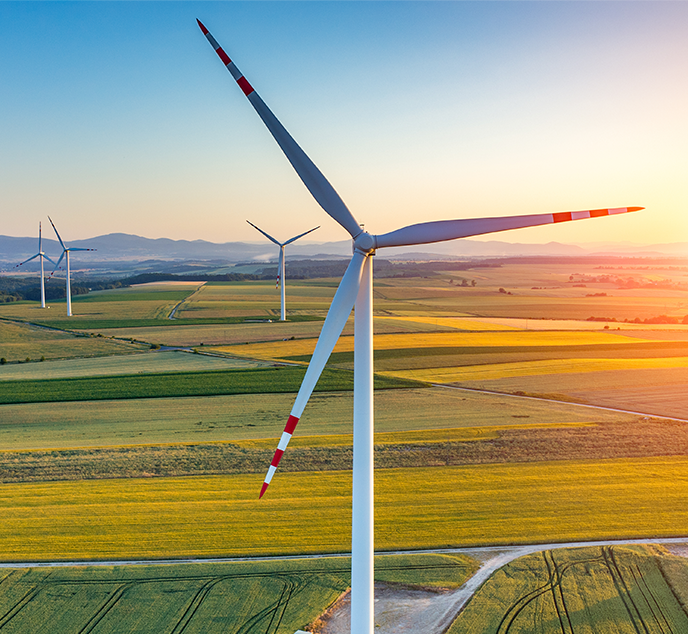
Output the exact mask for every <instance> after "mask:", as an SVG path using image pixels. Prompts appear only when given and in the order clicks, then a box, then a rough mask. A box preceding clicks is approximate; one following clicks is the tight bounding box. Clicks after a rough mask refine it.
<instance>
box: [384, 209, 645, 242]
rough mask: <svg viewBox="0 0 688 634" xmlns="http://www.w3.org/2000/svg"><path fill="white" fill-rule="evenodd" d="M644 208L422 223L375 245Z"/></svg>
mask: <svg viewBox="0 0 688 634" xmlns="http://www.w3.org/2000/svg"><path fill="white" fill-rule="evenodd" d="M641 209H644V207H619V208H616V209H590V210H587V211H562V212H559V213H554V214H533V215H528V216H503V217H499V218H467V219H465V220H439V221H436V222H422V223H420V224H417V225H409V226H408V227H404V228H403V229H397V230H396V231H391V232H390V233H383V234H382V235H379V236H375V243H376V246H377V247H405V246H410V245H413V244H430V243H432V242H443V241H444V240H455V239H456V238H468V237H470V236H479V235H483V234H486V233H496V232H498V231H508V230H509V229H521V228H523V227H537V226H538V225H549V224H557V223H559V222H569V221H571V220H582V219H584V218H599V217H601V216H614V215H616V214H625V213H628V212H631V211H639V210H641Z"/></svg>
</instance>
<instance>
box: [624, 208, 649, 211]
mask: <svg viewBox="0 0 688 634" xmlns="http://www.w3.org/2000/svg"><path fill="white" fill-rule="evenodd" d="M641 209H645V207H627V208H626V211H640V210H641Z"/></svg>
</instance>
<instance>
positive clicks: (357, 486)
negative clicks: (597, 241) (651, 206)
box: [198, 21, 642, 634]
mask: <svg viewBox="0 0 688 634" xmlns="http://www.w3.org/2000/svg"><path fill="white" fill-rule="evenodd" d="M198 25H199V26H200V28H201V31H203V34H204V35H205V36H206V38H207V40H208V42H210V45H211V46H212V47H213V49H214V50H215V52H216V53H217V55H218V56H219V58H220V59H221V60H222V63H223V65H224V66H225V67H226V68H227V70H228V71H229V72H230V74H231V75H232V77H233V78H234V80H235V81H236V82H237V84H238V85H239V87H240V88H241V90H242V91H243V93H244V95H246V97H247V99H248V100H249V102H250V103H251V105H252V106H253V108H254V109H255V110H256V112H257V114H258V116H259V117H260V118H261V119H262V120H263V123H264V124H265V126H266V127H267V128H268V130H269V131H270V133H271V134H272V136H273V138H274V139H275V141H277V144H278V145H279V146H280V148H281V149H282V151H283V152H284V154H285V155H286V157H287V159H288V160H289V162H290V163H291V164H292V166H293V167H294V169H295V170H296V173H297V174H298V175H299V177H300V178H301V180H302V182H303V184H304V185H305V186H306V187H307V188H308V190H309V191H310V192H311V194H312V195H313V197H314V198H315V200H316V201H317V202H318V203H319V204H320V206H321V207H322V208H323V209H324V210H325V212H327V213H328V214H329V215H330V216H331V217H332V218H334V220H336V221H337V222H338V223H339V224H340V225H341V226H342V227H343V228H344V229H345V230H346V231H347V232H348V233H349V235H350V236H351V238H352V240H353V246H354V253H353V256H352V257H351V261H350V262H349V266H348V268H347V269H346V272H345V273H344V276H343V277H342V281H341V282H340V284H339V287H338V288H337V292H336V293H335V295H334V298H333V300H332V304H331V305H330V310H329V311H328V313H327V317H326V319H325V323H324V324H323V327H322V330H321V331H320V337H319V338H318V342H317V344H316V346H315V350H314V351H313V356H312V357H311V361H310V364H309V365H308V369H307V370H306V375H305V377H304V379H303V383H301V387H300V388H299V392H298V394H297V395H296V400H295V401H294V406H293V407H292V410H291V414H290V415H289V418H288V420H287V424H286V426H285V428H284V432H283V433H282V437H281V439H280V441H279V444H278V446H277V450H276V451H275V455H274V457H273V459H272V463H271V464H270V467H269V469H268V472H267V475H266V477H265V481H264V482H263V487H262V489H261V492H260V497H262V496H263V495H264V494H265V491H266V490H267V488H268V485H269V484H270V481H271V480H272V477H273V475H274V474H275V471H276V470H277V465H278V464H279V462H280V459H281V458H282V455H283V454H284V451H285V450H286V448H287V444H288V443H289V440H290V439H291V437H292V434H293V433H294V430H295V428H296V425H297V423H298V422H299V418H300V417H301V414H302V413H303V410H304V408H305V407H306V404H307V403H308V399H309V398H310V395H311V393H312V391H313V389H314V388H315V384H316V383H317V381H318V378H319V377H320V374H321V373H322V371H323V369H324V367H325V364H326V363H327V360H328V358H329V357H330V354H331V353H332V350H333V349H334V346H335V344H336V343H337V340H338V339H339V336H340V334H341V332H342V330H343V329H344V326H345V325H346V321H347V319H348V317H349V314H350V313H351V309H352V308H354V306H355V321H354V450H353V453H354V456H353V458H354V464H353V502H352V530H351V633H352V634H373V633H374V631H375V627H374V586H373V554H374V544H373V535H374V533H373V500H374V496H373V257H372V256H374V255H375V251H376V250H377V249H381V248H384V247H401V246H411V245H417V244H430V243H433V242H442V241H445V240H455V239H457V238H467V237H470V236H477V235H485V234H488V233H494V232H497V231H506V230H508V229H518V228H522V227H536V226H538V225H547V224H556V223H561V222H569V221H571V220H581V219H583V218H597V217H601V216H612V215H616V214H624V213H627V212H631V211H638V210H640V209H642V207H617V208H605V209H588V210H585V211H565V212H557V213H548V214H531V215H525V216H499V217H494V218H470V219H459V220H440V221H435V222H422V223H419V224H413V225H409V226H406V227H402V228H401V229H397V230H396V231H391V232H389V233H383V234H380V235H373V234H370V233H368V232H367V231H364V230H363V229H362V228H361V226H360V224H359V223H358V222H357V221H356V219H355V218H354V216H353V215H352V214H351V212H350V211H349V209H348V208H347V207H346V205H345V204H344V201H343V200H342V199H341V198H340V197H339V194H337V192H336V191H335V190H334V188H333V187H332V185H330V183H329V182H328V181H327V179H326V178H325V176H324V175H323V174H322V172H321V171H320V170H319V169H318V168H317V167H316V166H315V164H314V163H313V162H312V161H311V160H310V158H308V156H307V155H306V153H305V152H304V151H303V150H302V149H301V148H300V147H299V145H298V144H297V143H296V141H295V140H294V139H293V138H292V136H291V135H290V134H289V133H288V132H287V130H286V129H285V128H284V126H282V124H281V123H280V122H279V120H278V119H277V117H275V115H274V114H273V113H272V111H271V110H270V109H269V108H268V107H267V105H266V104H265V102H264V101H263V100H262V99H261V98H260V97H259V96H258V93H257V92H256V91H255V90H254V88H253V86H251V84H250V83H249V82H248V80H247V79H246V78H245V77H244V76H243V75H242V73H241V72H240V71H239V69H238V68H237V67H236V65H235V64H234V62H233V61H232V60H231V59H230V58H229V56H228V55H227V53H225V51H224V50H223V49H222V47H221V46H220V45H219V44H218V43H217V40H215V38H214V37H213V36H212V35H211V34H210V33H209V32H208V29H206V28H205V26H203V24H201V22H200V21H199V22H198Z"/></svg>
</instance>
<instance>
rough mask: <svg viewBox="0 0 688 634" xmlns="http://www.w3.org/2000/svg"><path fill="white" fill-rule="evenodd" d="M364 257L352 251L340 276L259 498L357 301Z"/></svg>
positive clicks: (273, 473) (266, 486)
mask: <svg viewBox="0 0 688 634" xmlns="http://www.w3.org/2000/svg"><path fill="white" fill-rule="evenodd" d="M366 257H368V256H366V255H364V254H363V253H361V252H360V251H355V252H354V255H353V257H352V258H351V262H349V266H348V267H347V269H346V273H344V277H342V281H341V282H340V284H339V288H338V289H337V292H336V293H335V295H334V299H333V300H332V304H331V305H330V310H329V311H328V313H327V318H326V319H325V323H324V324H323V327H322V330H321V331H320V337H318V343H317V344H316V345H315V350H314V351H313V356H312V357H311V362H310V364H309V365H308V370H306V376H305V377H304V378H303V383H301V387H300V388H299V393H298V394H297V395H296V400H295V401H294V407H292V410H291V414H290V415H289V419H288V420H287V425H286V427H285V428H284V432H283V433H282V438H281V439H280V441H279V445H278V446H277V451H275V456H274V458H273V459H272V463H271V464H270V468H269V469H268V473H267V475H266V476H265V482H263V488H262V489H261V491H260V497H263V494H264V493H265V491H266V490H267V488H268V485H269V484H270V480H272V476H273V475H275V471H276V470H277V465H278V464H279V461H280V460H281V459H282V455H283V454H284V451H285V449H286V448H287V444H288V443H289V440H290V439H291V437H292V434H293V433H294V429H295V428H296V424H297V423H298V422H299V418H301V414H302V413H303V409H304V408H305V407H306V403H308V399H309V398H310V396H311V393H312V392H313V389H314V388H315V385H316V383H317V382H318V379H319V378H320V375H321V374H322V371H323V369H324V368H325V364H326V363H327V360H328V359H329V358H330V355H331V354H332V350H333V349H334V346H335V344H336V343H337V340H338V339H339V335H341V334H342V330H344V326H345V325H346V320H347V319H348V318H349V315H350V314H351V309H352V308H353V307H354V302H355V301H356V295H357V294H358V287H359V285H360V283H361V271H362V270H363V264H364V263H365V259H366Z"/></svg>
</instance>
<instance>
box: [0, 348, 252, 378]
mask: <svg viewBox="0 0 688 634" xmlns="http://www.w3.org/2000/svg"><path fill="white" fill-rule="evenodd" d="M262 365H264V363H261V362H260V361H251V360H248V359H229V358H226V357H225V358H218V357H215V356H209V355H203V354H190V353H188V352H181V351H175V350H158V351H147V352H144V353H139V354H129V355H117V356H109V357H95V358H85V359H83V358H82V359H68V360H55V361H50V362H46V363H21V364H7V365H4V366H0V381H7V380H19V379H21V380H27V379H29V380H35V379H53V378H54V379H57V378H72V377H91V376H113V375H117V374H151V373H152V374H155V373H160V372H170V371H180V370H184V371H200V372H202V371H206V370H219V369H229V368H255V367H260V366H262Z"/></svg>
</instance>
